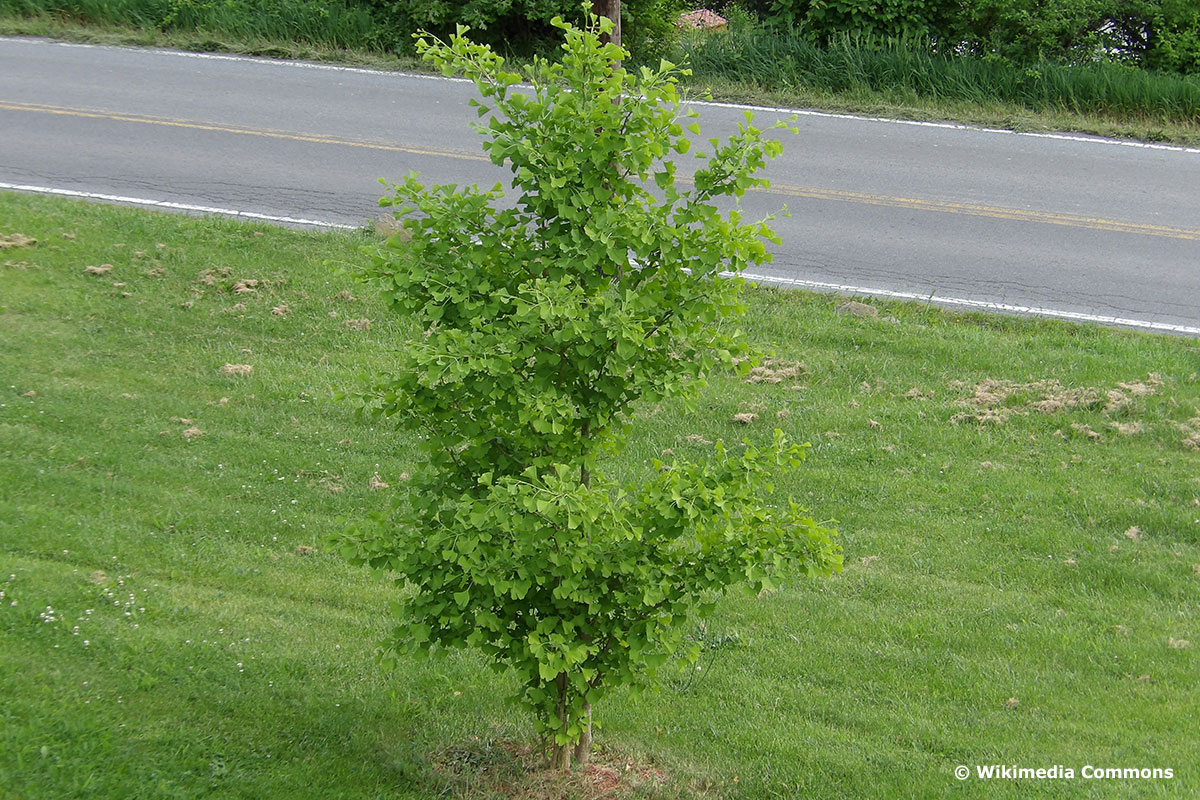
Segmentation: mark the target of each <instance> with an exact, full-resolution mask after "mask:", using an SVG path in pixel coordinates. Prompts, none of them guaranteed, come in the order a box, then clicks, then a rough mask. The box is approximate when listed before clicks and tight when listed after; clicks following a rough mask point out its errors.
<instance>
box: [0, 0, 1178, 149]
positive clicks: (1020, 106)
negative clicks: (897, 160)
mask: <svg viewBox="0 0 1200 800" xmlns="http://www.w3.org/2000/svg"><path fill="white" fill-rule="evenodd" d="M0 34H22V35H34V36H49V37H54V38H62V39H70V40H75V41H90V42H98V43H111V44H133V45H161V46H168V47H177V48H182V49H187V50H205V51H225V52H234V53H245V54H252V55H263V56H271V57H289V58H303V59H311V60H318V61H334V62H341V63H349V64H355V65H360V66H370V67H377V68H382V69H407V70H413V69H425V67H424V66H423V65H422V64H421V63H420V62H419V61H417V60H416V59H414V58H412V57H405V56H397V55H395V52H396V46H397V42H396V41H394V39H395V38H396V37H395V36H392V35H389V34H388V33H386V29H385V28H384V27H383V26H381V25H379V24H377V23H376V22H374V21H373V20H372V18H371V16H370V14H369V13H368V12H367V10H366V9H365V8H364V7H363V6H358V5H351V4H347V3H345V2H342V0H322V2H317V3H302V2H292V1H291V0H278V1H277V2H271V3H265V4H264V3H262V2H254V1H253V0H237V2H231V3H199V2H185V3H176V4H164V3H162V2H158V1H157V0H120V2H97V1H96V0H71V1H70V2H63V1H62V0H0ZM685 56H686V57H687V58H688V59H689V60H690V62H691V64H692V65H693V68H694V69H695V75H694V76H693V78H692V80H691V88H692V90H693V91H694V92H697V93H703V92H706V91H708V92H711V93H712V95H713V97H714V98H715V99H719V100H727V101H731V102H750V103H765V104H771V105H783V106H792V107H815V108H824V109H829V110H834V111H845V112H850V113H867V114H878V115H885V116H893V117H903V118H911V119H925V120H955V121H960V122H966V123H973V124H982V125H991V126H997V127H1004V128H1012V129H1016V130H1030V131H1050V130H1054V131H1075V132H1082V133H1091V134H1099V135H1104V136H1114V137H1122V138H1133V139H1141V140H1147V141H1160V142H1172V143H1176V144H1200V79H1196V78H1192V79H1185V78H1181V77H1179V76H1170V75H1159V74H1154V73H1149V72H1143V71H1139V70H1137V69H1133V68H1128V67H1121V66H1118V65H1114V64H1108V65H1097V66H1092V67H1059V66H1054V65H1050V64H1046V65H1041V66H1039V67H1037V68H1036V69H1019V68H1015V67H1012V66H1009V65H1006V64H1003V63H997V62H989V61H984V60H981V59H977V58H962V57H956V58H942V57H934V56H930V55H928V54H927V53H926V52H925V51H924V50H923V49H922V48H919V47H904V46H899V45H891V46H889V47H884V48H875V47H871V48H868V47H859V46H854V45H850V44H846V45H844V46H832V47H829V48H827V49H822V48H818V47H815V46H812V45H810V44H808V43H806V42H805V41H803V40H801V39H798V38H796V37H789V36H780V35H777V34H772V33H769V32H767V31H765V30H763V29H761V28H759V27H757V26H755V25H754V24H752V23H746V24H742V25H739V26H738V27H737V29H735V30H732V31H725V32H720V33H717V34H715V35H710V36H702V37H699V38H697V39H686V38H685V39H683V40H681V41H680V42H679V44H678V46H677V47H676V48H675V54H674V55H673V56H672V57H673V58H676V59H682V58H684V57H685Z"/></svg>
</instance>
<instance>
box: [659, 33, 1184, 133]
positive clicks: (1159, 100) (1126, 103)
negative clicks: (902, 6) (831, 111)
mask: <svg viewBox="0 0 1200 800" xmlns="http://www.w3.org/2000/svg"><path fill="white" fill-rule="evenodd" d="M680 47H681V49H682V50H683V52H684V54H685V55H686V57H687V59H688V61H689V63H690V65H691V67H692V70H693V72H694V75H695V77H696V78H697V79H698V80H700V81H703V80H704V79H706V78H720V79H724V80H728V81H737V82H739V83H744V84H750V85H753V86H756V87H758V88H760V89H764V90H768V91H787V90H795V89H808V90H815V91H819V92H827V93H830V94H853V93H856V92H863V91H868V92H873V93H879V94H882V95H884V96H886V97H887V98H889V99H891V100H895V101H898V102H909V101H911V100H914V99H919V100H925V101H965V102H971V103H977V104H980V105H987V104H996V103H1002V104H1011V105H1017V106H1020V107H1023V108H1026V109H1029V110H1030V111H1038V112H1045V111H1068V112H1073V113H1080V114H1104V115H1116V116H1121V117H1133V118H1153V119H1164V120H1171V121H1174V122H1180V123H1185V124H1197V123H1200V80H1197V79H1195V78H1185V77H1181V76H1177V75H1167V74H1162V73H1154V72H1148V71H1145V70H1140V69H1137V68H1135V67H1131V66H1126V65H1122V64H1115V63H1097V64H1091V65H1080V66H1065V65H1058V64H1054V63H1050V62H1043V63H1041V64H1038V65H1036V66H1034V67H1029V68H1024V69H1022V68H1018V67H1014V66H1012V65H1010V64H1006V63H1002V62H999V61H992V60H988V59H981V58H974V57H967V56H957V55H941V54H935V53H933V52H932V50H931V48H929V47H928V46H927V45H925V44H924V43H916V42H904V41H896V40H891V41H886V42H880V41H863V40H853V39H850V38H849V37H846V38H842V39H841V40H839V41H835V42H832V43H831V44H830V45H828V46H826V47H820V46H818V45H816V44H813V43H812V42H810V41H808V40H807V39H805V38H803V37H801V36H798V35H795V34H788V33H782V32H772V31H767V30H764V29H761V28H758V27H742V28H740V29H733V30H728V31H720V32H718V33H716V34H710V35H707V36H698V37H688V38H686V39H684V40H682V42H681V45H680Z"/></svg>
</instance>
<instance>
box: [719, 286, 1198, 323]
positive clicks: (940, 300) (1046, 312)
mask: <svg viewBox="0 0 1200 800" xmlns="http://www.w3.org/2000/svg"><path fill="white" fill-rule="evenodd" d="M722 274H724V275H728V273H722ZM742 277H743V278H745V279H746V280H748V281H754V282H755V283H768V284H774V285H776V286H790V287H795V288H801V289H819V290H824V291H833V292H837V293H838V294H849V295H868V296H872V297H884V298H887V299H889V300H915V301H919V302H922V303H930V304H933V305H939V306H949V307H953V308H965V309H970V310H976V311H997V312H1003V313H1008V314H1019V315H1022V316H1030V317H1049V318H1052V319H1065V320H1072V321H1075V322H1094V323H1099V324H1101V325H1116V326H1120V327H1122V328H1141V329H1144V330H1151V331H1164V332H1169V333H1179V334H1186V335H1190V336H1200V327H1193V326H1191V325H1178V324H1175V323H1171V322H1149V321H1147V320H1141V319H1128V318H1125V317H1113V316H1107V315H1103V314H1085V313H1083V312H1082V311H1061V310H1059V309H1055V308H1042V307H1040V306H1019V305H1013V304H1011V303H994V302H992V301H990V300H968V299H966V298H962V297H938V296H937V295H924V294H917V293H916V292H898V291H894V290H892V289H876V288H871V287H867V286H852V285H849V284H844V283H826V282H824V281H806V280H802V279H800V278H785V277H781V276H778V275H755V274H753V273H749V272H743V273H742Z"/></svg>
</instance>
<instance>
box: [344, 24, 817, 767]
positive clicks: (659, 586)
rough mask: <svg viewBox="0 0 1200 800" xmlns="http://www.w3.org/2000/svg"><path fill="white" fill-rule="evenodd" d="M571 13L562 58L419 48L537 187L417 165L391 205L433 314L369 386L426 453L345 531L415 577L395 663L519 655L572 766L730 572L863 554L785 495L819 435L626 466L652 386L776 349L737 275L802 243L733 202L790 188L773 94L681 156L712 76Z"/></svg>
mask: <svg viewBox="0 0 1200 800" xmlns="http://www.w3.org/2000/svg"><path fill="white" fill-rule="evenodd" d="M555 25H556V26H557V27H558V28H560V29H561V30H562V31H563V34H564V37H565V42H564V44H563V46H562V50H563V52H562V55H561V59H560V60H558V61H556V62H551V61H548V60H541V59H539V60H537V61H535V62H534V63H533V64H532V65H530V66H528V67H527V68H525V69H524V70H523V72H521V73H518V72H514V71H509V70H508V69H507V68H506V65H505V62H504V60H503V59H502V58H501V57H500V56H498V55H497V54H496V53H494V52H493V51H491V50H490V49H489V48H487V47H485V46H481V45H478V44H474V43H472V42H471V41H470V40H469V39H468V38H467V36H466V34H467V30H466V29H465V28H460V29H459V31H458V35H456V36H454V37H452V38H451V39H450V41H449V42H442V41H439V40H436V39H432V38H430V37H424V38H422V39H420V41H419V42H418V47H419V50H420V51H421V52H422V53H423V55H424V57H425V58H426V59H428V60H429V61H431V62H433V63H434V64H435V65H437V66H438V67H440V68H441V69H442V70H443V71H444V72H445V73H447V74H452V73H460V74H465V75H466V76H467V77H468V78H470V79H471V80H472V81H474V83H475V85H476V87H477V88H478V91H479V94H480V95H481V96H482V100H479V101H472V102H473V103H474V104H475V105H477V106H478V110H479V115H480V118H481V119H483V118H485V117H486V120H485V121H483V122H481V123H479V124H477V125H476V127H477V129H478V130H479V131H480V132H481V133H482V134H483V136H484V137H485V143H484V149H485V150H486V152H487V153H488V154H489V155H490V157H491V160H492V161H493V162H494V163H496V164H498V165H504V166H506V167H507V168H508V169H509V170H511V172H512V185H511V188H512V190H513V192H512V194H511V195H509V196H508V198H507V199H506V196H505V192H504V189H503V187H502V186H501V185H500V184H497V185H496V186H495V187H494V188H492V189H490V190H482V189H479V188H476V187H466V188H463V187H456V186H453V185H431V186H426V185H424V184H422V183H421V182H420V181H419V179H418V176H417V175H415V174H410V175H409V176H408V177H406V178H405V179H404V180H403V181H402V182H401V183H399V184H396V185H394V186H393V187H392V189H393V191H394V194H392V195H390V196H389V197H387V198H384V200H383V201H381V202H383V203H384V204H385V205H388V206H392V207H394V208H395V209H396V211H395V213H396V216H397V217H398V218H400V219H401V220H402V225H403V232H402V233H401V234H398V235H395V236H393V237H391V238H390V239H389V240H388V241H387V244H386V246H383V247H381V248H379V249H378V251H377V252H373V253H372V258H371V261H370V263H369V264H368V265H367V266H365V267H364V268H363V274H362V277H363V278H364V279H365V280H367V281H370V282H372V283H373V284H375V285H376V286H378V287H379V288H380V289H381V290H382V293H383V296H384V298H385V299H386V301H387V303H388V304H389V305H390V307H391V308H392V309H394V310H395V311H396V312H398V313H399V314H401V315H403V316H404V317H406V318H407V319H408V320H409V321H410V322H411V326H410V327H411V330H413V331H414V332H415V333H414V335H413V336H412V337H411V339H410V340H409V341H407V342H405V343H403V345H402V346H401V347H399V348H398V350H397V352H396V354H395V355H394V360H393V361H392V362H391V363H389V364H388V366H387V367H386V368H385V369H383V370H382V373H383V374H381V376H380V377H379V378H378V380H377V381H375V382H373V383H371V384H370V385H369V386H367V387H366V388H364V389H363V390H362V391H361V393H360V399H361V401H362V402H363V403H364V405H365V407H367V408H369V409H371V410H372V411H373V412H375V413H378V414H380V415H384V416H386V417H389V418H392V419H394V420H396V421H397V422H398V423H399V424H400V426H402V427H403V428H406V429H409V430H411V431H414V432H415V433H416V434H417V439H418V441H419V442H420V445H421V447H422V449H423V451H424V454H425V456H426V460H425V462H424V463H423V464H422V466H421V468H420V469H419V470H417V471H416V474H415V476H414V477H413V479H412V481H411V482H410V483H409V484H407V491H405V492H404V493H403V494H402V496H401V497H400V498H399V499H398V500H397V501H396V502H395V504H394V506H393V507H392V508H390V509H387V510H385V511H381V512H378V513H376V514H374V515H372V516H370V517H369V518H368V519H366V520H364V521H363V522H361V523H360V524H357V525H354V526H352V527H351V528H350V529H349V530H348V531H347V532H346V533H345V534H344V535H343V537H342V539H341V547H342V551H343V553H344V554H345V555H346V556H347V557H349V558H350V559H352V560H355V561H357V562H360V563H367V564H370V565H371V566H373V567H376V568H379V569H382V570H387V571H389V572H390V573H391V574H392V576H393V577H394V579H395V581H396V584H397V587H398V590H399V593H400V597H401V598H402V599H401V600H400V601H399V602H397V604H396V607H397V608H396V610H397V613H398V615H399V618H398V622H397V626H396V628H395V630H394V634H393V635H392V636H391V637H389V639H388V641H387V642H386V643H385V646H384V648H383V650H382V654H381V660H382V661H383V662H384V663H385V664H395V663H396V662H397V661H398V659H399V658H401V657H402V656H403V655H404V654H406V653H410V652H420V653H431V652H437V651H438V648H444V647H465V646H470V647H473V648H476V649H478V650H480V651H482V652H483V653H484V654H485V655H486V656H487V657H488V658H489V659H490V661H491V662H492V663H493V664H494V666H495V667H496V668H497V669H498V670H501V671H502V670H505V669H511V670H514V671H515V672H516V674H517V675H518V676H519V678H520V683H521V690H520V696H519V698H517V699H519V700H520V701H521V702H523V703H524V705H526V706H527V707H528V708H529V709H530V710H531V711H532V712H533V717H534V719H535V726H536V729H537V731H538V732H539V733H540V734H541V735H542V736H544V737H545V741H546V742H547V743H548V754H549V757H550V761H551V763H552V764H553V765H554V766H555V767H558V768H566V767H568V766H570V764H571V762H572V760H574V761H575V762H576V763H583V762H586V760H587V758H588V754H589V752H590V748H591V737H592V708H593V706H595V704H596V702H597V701H599V700H600V699H601V698H603V697H604V696H605V695H606V694H607V693H609V692H611V691H612V690H613V689H615V688H619V687H635V688H640V687H644V686H645V685H647V684H648V683H649V682H651V681H652V680H653V678H654V677H655V674H656V671H658V670H659V668H661V667H662V666H663V665H664V663H665V662H666V661H667V660H668V658H670V657H671V656H672V655H673V654H681V655H685V656H686V655H689V654H690V655H692V656H693V657H694V655H695V648H692V652H691V653H689V652H688V651H689V648H688V647H682V646H681V644H682V642H683V634H684V633H685V632H686V631H688V630H690V629H692V627H693V626H694V625H695V624H696V623H697V621H698V620H699V619H701V618H703V617H704V616H705V615H707V614H709V613H710V612H711V611H712V609H713V607H714V600H715V599H717V598H718V597H719V596H720V595H721V593H722V592H724V590H726V589H727V588H729V587H732V586H735V585H739V584H743V585H746V586H747V587H749V588H750V589H751V590H754V591H760V590H765V589H772V588H774V587H776V586H777V585H778V583H779V581H780V580H781V579H782V578H783V577H785V576H788V575H799V574H819V575H825V574H828V573H830V572H831V571H833V570H836V569H840V566H841V556H840V549H839V548H838V546H837V545H836V543H835V542H834V539H833V531H832V530H829V529H827V528H825V527H823V526H822V525H820V524H818V523H817V522H816V521H814V520H813V519H812V518H810V517H809V516H807V515H806V514H805V513H804V512H803V510H802V509H800V508H799V507H797V506H796V505H795V504H794V503H792V502H791V501H790V500H776V499H773V498H774V495H775V491H774V489H773V486H772V480H773V477H774V476H775V475H776V474H777V473H778V472H779V471H780V470H781V469H787V468H791V467H795V466H797V465H798V464H799V463H800V461H801V459H802V458H803V456H804V454H805V450H804V449H803V447H802V446H800V445H797V444H795V443H793V442H790V441H789V440H788V439H787V438H786V437H785V436H784V435H783V434H782V433H781V432H780V431H776V432H775V435H774V439H773V441H771V442H770V443H769V444H766V443H759V445H751V444H749V443H742V444H741V445H738V446H733V447H726V446H724V445H723V444H722V443H721V442H717V443H716V444H715V445H714V446H713V447H712V448H711V452H708V453H707V455H706V457H705V458H704V459H702V460H700V461H699V462H698V463H693V462H690V461H686V460H682V459H679V458H674V459H673V460H672V461H671V462H670V463H661V462H659V461H655V462H653V464H652V466H651V467H649V468H647V469H646V474H645V475H644V476H642V478H641V480H640V481H639V482H635V483H629V482H628V481H626V482H624V483H623V484H618V483H617V482H615V481H613V480H611V479H609V478H608V477H606V475H605V471H604V466H605V464H606V463H607V462H606V458H608V457H609V456H611V454H612V452H613V451H614V450H615V449H616V448H617V447H619V445H620V444H621V442H622V441H623V439H624V437H625V436H626V435H627V433H628V431H629V427H630V420H631V419H632V414H633V412H634V410H635V409H636V408H637V406H638V404H653V403H656V402H659V401H662V400H664V399H666V398H672V397H675V398H678V397H685V398H686V397H694V396H695V393H696V392H697V390H698V389H699V388H700V387H701V386H702V385H704V381H705V377H706V376H707V375H708V374H709V373H710V372H711V371H712V370H714V369H718V368H728V369H732V370H741V371H743V372H744V371H745V370H747V369H749V367H750V365H751V364H752V363H753V357H754V356H753V354H752V353H751V352H750V348H749V347H748V346H747V344H746V343H745V341H744V340H743V338H742V336H741V334H740V333H739V332H738V331H737V330H736V329H734V328H733V327H732V323H733V320H734V318H736V317H737V316H738V315H740V314H742V313H743V311H744V308H745V307H744V304H743V302H742V300H741V297H740V294H741V291H742V289H743V283H744V282H743V280H742V279H741V278H739V277H737V276H736V273H738V272H739V271H740V270H742V269H743V268H745V267H746V266H748V265H752V264H758V263H761V262H763V261H765V260H767V259H768V258H769V254H768V252H767V249H766V245H765V241H775V240H776V239H775V235H774V233H773V232H772V230H771V229H770V227H769V226H768V224H767V223H768V222H769V218H768V219H766V220H762V221H756V222H745V221H743V218H742V215H741V213H740V212H739V210H738V209H737V208H736V203H734V204H733V205H734V207H732V208H727V209H726V210H721V209H720V208H719V206H718V202H719V201H722V199H724V200H726V201H727V200H729V199H733V200H736V199H737V198H739V197H741V196H742V195H743V194H744V193H745V192H746V191H747V190H748V189H750V188H752V187H760V186H766V185H767V182H766V180H765V179H763V178H761V177H756V176H755V173H756V172H757V171H759V170H760V169H761V168H762V167H763V166H764V165H765V163H766V159H767V158H768V157H774V156H776V155H778V154H779V153H780V152H781V150H782V147H781V145H780V143H779V142H778V141H775V140H773V139H771V138H769V137H765V136H764V131H762V130H760V129H758V128H756V127H754V126H753V124H752V120H751V118H750V115H747V120H746V122H745V123H743V124H741V125H740V126H739V129H738V132H737V133H736V134H734V135H732V136H731V137H730V138H729V139H727V140H725V141H718V140H716V139H714V140H711V145H712V149H711V151H710V152H706V153H703V154H701V155H702V156H703V157H704V158H705V161H704V163H703V164H702V165H701V166H700V168H699V169H698V170H696V171H695V173H694V174H693V175H692V176H691V177H690V178H688V179H687V180H686V181H685V180H684V179H683V178H682V177H677V175H676V166H675V163H674V161H672V160H671V159H672V158H673V157H674V156H677V155H682V154H684V153H687V152H688V150H689V147H690V142H689V139H688V137H687V136H686V133H685V127H684V124H683V123H684V122H685V121H687V117H686V116H685V115H683V114H682V112H681V97H680V93H679V90H678V88H677V85H676V81H677V78H678V77H679V76H680V75H681V74H684V71H683V70H681V69H680V68H678V67H676V66H674V65H672V64H670V63H668V62H663V63H661V64H660V66H659V67H658V68H657V69H651V68H641V69H640V71H638V72H636V73H632V72H628V71H626V70H624V69H623V68H621V67H620V66H618V64H619V63H620V62H621V61H622V60H623V59H624V58H625V56H626V55H627V54H626V53H625V51H623V50H622V49H621V48H620V47H618V46H616V45H615V44H612V43H604V42H603V41H602V39H601V37H602V36H603V35H604V34H605V33H607V32H608V31H609V30H610V26H611V22H610V21H609V20H607V19H605V18H598V17H595V16H591V17H590V24H589V26H588V27H587V28H585V29H579V28H576V27H573V26H571V25H569V24H567V23H564V22H563V21H561V20H556V21H555ZM688 129H690V130H691V131H692V132H693V133H698V129H697V127H696V126H695V123H694V122H693V123H691V124H690V125H689V126H688ZM681 186H682V187H683V188H681Z"/></svg>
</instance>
